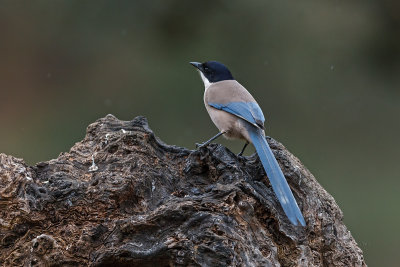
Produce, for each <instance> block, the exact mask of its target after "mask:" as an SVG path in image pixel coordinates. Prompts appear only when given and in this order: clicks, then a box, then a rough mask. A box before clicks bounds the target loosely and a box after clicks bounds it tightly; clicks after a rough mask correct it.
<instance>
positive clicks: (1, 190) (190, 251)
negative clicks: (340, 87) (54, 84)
mask: <svg viewBox="0 0 400 267" xmlns="http://www.w3.org/2000/svg"><path fill="white" fill-rule="evenodd" d="M268 142H269V144H270V145H271V148H272V149H273V151H274V154H275V156H276V158H277V160H278V162H279V163H280V164H281V167H282V169H283V172H284V174H285V176H286V178H287V180H288V183H289V185H290V187H291V188H292V191H293V194H294V195H295V197H296V199H297V202H298V204H299V206H300V209H301V210H302V211H303V214H304V218H305V219H306V222H307V227H301V226H299V227H294V226H292V225H291V224H290V222H289V221H288V220H287V218H286V217H285V214H284V213H283V210H282V208H281V207H280V205H279V202H278V201H277V199H276V197H275V195H274V193H273V191H272V189H271V187H270V184H269V182H268V179H267V177H266V175H265V173H264V170H263V168H262V165H261V164H260V162H259V160H258V157H257V155H252V156H250V157H245V158H241V157H240V158H238V157H237V156H236V155H235V154H233V153H232V152H231V151H229V150H228V149H226V148H225V147H223V146H221V145H216V144H211V145H210V146H208V147H207V148H203V149H201V150H200V151H194V150H188V149H185V148H180V147H175V146H169V145H166V144H164V143H163V142H162V141H160V140H159V139H158V138H157V137H156V136H155V135H154V133H153V132H152V131H151V130H150V129H149V127H148V124H147V121H146V119H145V118H144V117H137V118H135V119H134V120H132V121H120V120H118V119H117V118H115V117H114V116H112V115H107V116H106V117H105V118H102V119H99V120H97V121H96V122H95V123H93V124H91V125H89V127H88V128H87V134H86V137H85V138H84V139H83V140H82V141H81V142H79V143H76V144H75V145H74V146H73V147H72V148H71V150H70V151H69V152H68V153H61V154H60V155H59V157H58V158H57V159H53V160H50V161H47V162H41V163H38V164H37V165H35V166H27V165H26V164H25V163H24V161H23V160H21V159H17V158H14V157H12V156H7V155H5V154H0V266H88V265H89V266H158V267H162V266H346V267H347V266H366V264H365V262H364V258H363V254H362V251H361V250H360V248H358V246H357V244H356V242H355V240H354V239H353V237H352V236H351V234H350V232H349V231H348V230H347V228H346V226H345V225H344V224H343V220H342V219H343V215H342V212H341V211H340V209H339V207H338V206H337V204H336V203H335V201H334V199H333V198H332V197H331V196H330V195H329V194H328V193H327V192H326V191H325V190H324V189H323V188H322V187H321V186H320V185H319V184H318V182H317V181H316V180H315V178H314V177H313V175H312V174H311V173H310V172H309V171H308V170H307V169H306V168H305V167H304V166H303V165H302V164H301V162H300V161H299V160H298V159H297V158H296V157H294V156H293V155H292V154H291V153H290V152H288V151H287V150H286V149H285V147H284V146H283V145H282V144H280V143H278V142H277V141H275V140H273V139H271V138H268Z"/></svg>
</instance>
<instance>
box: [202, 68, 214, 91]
mask: <svg viewBox="0 0 400 267" xmlns="http://www.w3.org/2000/svg"><path fill="white" fill-rule="evenodd" d="M199 72H200V77H201V79H202V80H203V83H204V90H207V88H208V87H210V85H211V84H212V83H210V81H209V80H208V79H207V78H206V76H204V74H203V73H202V72H201V71H199Z"/></svg>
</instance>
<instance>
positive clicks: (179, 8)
mask: <svg viewBox="0 0 400 267" xmlns="http://www.w3.org/2000/svg"><path fill="white" fill-rule="evenodd" d="M399 3H400V2H399V1H395V0H369V1H357V0H351V1H319V0H304V1H298V2H295V1H278V0H271V1H262V0H259V1H256V0H249V1H236V0H213V1H204V0H203V1H178V0H158V1H125V2H124V1H118V2H114V1H90V2H87V1H66V0H64V1H61V0H54V1H0V33H1V40H0V127H1V130H0V152H3V153H7V154H11V155H14V156H17V157H21V158H24V159H25V160H26V162H27V163H28V164H32V165H33V164H35V163H36V162H39V161H46V160H50V159H52V158H55V157H57V155H58V154H59V153H60V152H62V151H68V150H69V148H70V147H71V146H72V145H73V144H74V143H75V142H78V141H80V140H81V139H82V138H83V137H84V135H85V129H86V127H87V126H88V124H90V123H92V122H94V121H95V120H96V119H98V118H100V117H103V116H105V115H106V114H108V113H112V114H114V115H115V116H117V117H118V118H119V119H122V120H131V119H133V118H134V117H135V116H137V115H144V116H146V117H147V118H148V120H149V124H150V126H151V128H152V129H153V130H154V131H155V133H156V134H157V135H158V136H159V137H160V138H161V139H162V140H163V141H165V142H166V143H168V144H175V145H178V146H184V147H187V148H190V149H193V148H194V143H195V142H199V141H204V140H206V139H208V138H209V137H211V136H212V135H214V134H215V133H216V128H215V126H214V125H213V124H212V122H211V120H210V119H209V117H208V114H207V112H206V110H205V108H204V106H203V100H202V97H203V91H204V88H203V84H202V82H201V80H200V77H199V75H198V74H197V73H196V71H195V70H194V68H193V67H192V66H190V65H189V63H188V62H189V61H206V60H218V61H221V62H223V63H225V64H226V65H227V66H229V68H230V69H231V71H232V73H233V75H234V76H235V78H236V79H237V80H239V81H240V82H241V83H242V84H243V85H244V86H245V87H246V88H247V89H249V90H250V91H251V93H252V94H253V96H254V97H255V98H256V99H257V100H258V103H259V104H260V106H261V107H262V109H263V111H264V114H265V115H266V119H267V130H268V131H267V134H268V135H270V136H272V137H274V138H275V139H277V140H279V141H280V142H282V143H283V144H284V145H285V146H286V147H287V148H288V149H289V150H290V151H291V152H292V153H294V154H295V155H296V156H297V157H299V158H300V160H301V161H302V162H303V163H304V164H305V165H306V166H307V167H308V168H309V169H310V170H311V172H312V173H313V174H314V175H315V176H316V178H317V179H318V181H319V182H320V183H321V184H322V185H323V186H324V187H325V189H326V190H327V191H328V192H329V193H330V194H332V195H333V197H334V198H335V200H336V201H337V202H338V204H339V206H340V207H341V209H342V210H343V212H344V219H345V223H346V225H347V226H348V228H349V230H350V231H351V232H352V234H353V236H354V237H355V239H356V241H357V242H358V244H359V245H360V247H361V248H362V249H363V251H364V255H365V258H366V262H367V264H369V265H370V266H398V265H397V264H398V248H399V240H400V233H399V225H400V212H399V211H400V208H399V206H400V194H399V188H400V179H399V178H400V175H399V171H398V169H397V168H396V165H397V164H398V161H399V148H400V141H399V132H400V131H399V130H400V4H399ZM218 142H221V143H223V144H224V145H226V146H227V147H229V148H230V149H231V150H232V151H234V152H236V153H237V152H239V151H240V148H241V146H242V143H241V142H234V141H223V140H222V139H220V140H218ZM252 152H253V151H251V150H248V152H247V153H248V154H250V153H252Z"/></svg>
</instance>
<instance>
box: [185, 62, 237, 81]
mask: <svg viewBox="0 0 400 267" xmlns="http://www.w3.org/2000/svg"><path fill="white" fill-rule="evenodd" d="M190 64H192V65H193V66H194V67H196V68H197V69H198V70H199V71H201V73H202V74H203V75H204V77H205V78H207V80H208V82H210V83H215V82H220V81H225V80H234V78H233V76H232V74H231V72H230V71H229V70H228V68H227V67H226V66H225V65H224V64H222V63H219V62H217V61H207V62H204V63H199V62H190Z"/></svg>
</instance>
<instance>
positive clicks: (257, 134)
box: [248, 127, 306, 226]
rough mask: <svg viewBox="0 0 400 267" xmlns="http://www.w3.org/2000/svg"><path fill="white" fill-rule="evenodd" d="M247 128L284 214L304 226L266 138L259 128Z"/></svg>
mask: <svg viewBox="0 0 400 267" xmlns="http://www.w3.org/2000/svg"><path fill="white" fill-rule="evenodd" d="M249 128H251V129H248V131H249V134H250V138H251V141H252V143H253V145H254V147H255V148H256V151H257V154H258V156H259V158H260V160H261V162H262V165H263V166H264V169H265V172H266V173H267V176H268V178H269V180H270V182H271V185H272V189H273V190H274V192H275V194H276V196H277V197H278V200H279V202H280V203H281V205H282V208H283V210H284V211H285V214H286V216H287V217H288V218H289V220H290V221H291V222H292V223H293V224H294V225H297V224H298V222H300V224H301V225H302V226H305V225H306V222H305V220H304V218H303V215H302V214H301V211H300V209H299V206H298V205H297V202H296V199H295V198H294V196H293V194H292V191H291V190H290V187H289V185H288V183H287V181H286V179H285V176H284V175H283V173H282V170H281V168H280V167H279V164H278V162H277V161H276V159H275V156H274V154H273V153H272V150H271V148H270V147H269V145H268V143H267V140H266V139H265V137H264V135H263V134H262V131H261V129H258V128H255V127H249Z"/></svg>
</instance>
